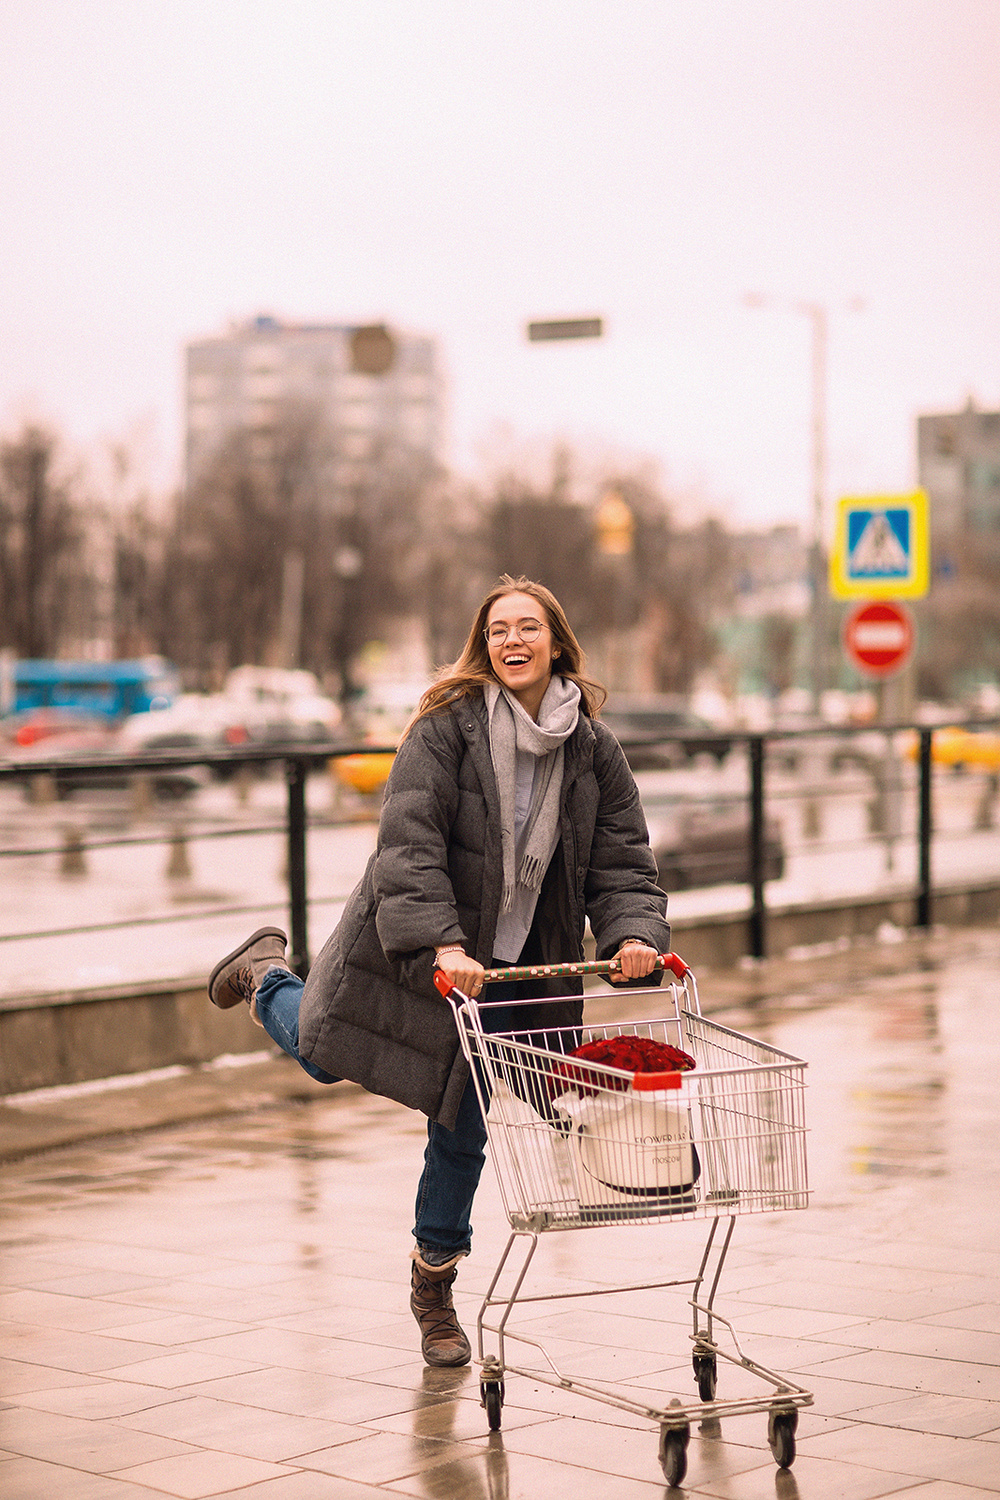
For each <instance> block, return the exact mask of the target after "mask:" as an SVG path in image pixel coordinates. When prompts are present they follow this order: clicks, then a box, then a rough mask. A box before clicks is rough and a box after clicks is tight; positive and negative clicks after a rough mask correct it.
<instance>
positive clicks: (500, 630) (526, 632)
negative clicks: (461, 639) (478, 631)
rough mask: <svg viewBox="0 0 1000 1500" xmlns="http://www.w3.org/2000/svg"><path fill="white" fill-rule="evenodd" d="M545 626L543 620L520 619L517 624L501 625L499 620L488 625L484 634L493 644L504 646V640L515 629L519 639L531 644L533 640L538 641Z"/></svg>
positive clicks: (528, 644) (527, 644)
mask: <svg viewBox="0 0 1000 1500" xmlns="http://www.w3.org/2000/svg"><path fill="white" fill-rule="evenodd" d="M544 629H545V626H544V625H543V624H542V622H541V620H518V622H517V624H516V625H501V624H500V622H499V621H497V623H496V624H495V625H487V627H486V629H485V630H484V631H483V635H484V636H485V637H486V639H487V641H488V642H489V644H490V645H491V646H502V645H503V643H504V641H505V640H506V639H507V637H508V636H509V635H510V633H511V631H512V630H513V631H515V633H516V635H517V638H518V640H519V641H523V642H524V644H525V645H526V646H530V645H531V643H532V641H537V640H538V637H539V636H540V635H541V633H542V631H543V630H544Z"/></svg>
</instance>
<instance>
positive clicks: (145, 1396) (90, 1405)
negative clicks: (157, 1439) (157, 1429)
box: [16, 1380, 177, 1430]
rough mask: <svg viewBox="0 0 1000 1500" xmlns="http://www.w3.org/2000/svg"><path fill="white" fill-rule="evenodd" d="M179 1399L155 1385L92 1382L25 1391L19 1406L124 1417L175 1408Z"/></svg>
mask: <svg viewBox="0 0 1000 1500" xmlns="http://www.w3.org/2000/svg"><path fill="white" fill-rule="evenodd" d="M176 1400H177V1396H176V1395H175V1393H174V1392H173V1391H165V1390H162V1389H160V1388H158V1387H157V1386H153V1385H135V1384H133V1383H131V1382H129V1381H124V1380H91V1381H89V1382H88V1383H87V1384H86V1385H71V1386H59V1387H57V1388H56V1389H55V1390H47V1391H30V1392H26V1393H25V1394H23V1395H21V1396H19V1397H18V1399H17V1403H16V1404H17V1405H18V1406H24V1407H29V1408H30V1409H32V1410H34V1411H53V1412H62V1413H63V1415H64V1416H67V1417H122V1416H126V1415H128V1414H129V1413H130V1412H136V1411H146V1410H148V1409H149V1408H150V1407H156V1406H166V1405H172V1404H173V1403H174V1402H176ZM150 1430H152V1429H150Z"/></svg>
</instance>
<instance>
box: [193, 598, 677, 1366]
mask: <svg viewBox="0 0 1000 1500" xmlns="http://www.w3.org/2000/svg"><path fill="white" fill-rule="evenodd" d="M583 668H584V657H583V653H582V651H581V649H580V646H579V643H578V642H577V640H576V637H575V636H574V634H573V632H572V630H571V629H570V626H569V622H568V621H567V619H566V616H565V614H564V613H563V610H562V607H561V606H560V604H559V603H558V601H557V600H556V598H555V596H554V595H553V594H552V593H551V592H550V591H549V590H548V589H547V588H546V587H545V586H544V585H543V584H540V583H533V582H531V581H530V580H529V579H527V578H511V577H509V576H507V575H504V577H503V578H501V580H500V582H499V583H498V584H497V586H496V587H495V588H494V589H492V590H491V592H490V593H489V594H488V595H487V596H486V598H485V599H484V601H483V603H482V605H481V607H480V609H479V612H478V614H477V616H476V619H475V621H474V623H473V625H472V629H471V630H470V632H469V638H468V640H467V641H466V643H465V648H464V650H463V651H462V654H461V656H460V657H459V659H458V661H457V662H456V663H455V664H454V666H453V667H451V668H450V669H448V671H447V673H446V674H445V675H444V676H442V677H441V678H440V679H439V680H438V681H437V682H436V683H435V685H434V686H433V687H432V688H430V689H429V690H428V691H427V692H426V693H425V694H424V697H423V699H422V700H421V704H420V708H419V710H418V712H417V714H416V716H415V718H414V720H413V722H412V723H411V725H410V726H409V728H408V730H407V732H406V734H405V736H404V737H403V740H402V743H401V744H400V747H399V750H398V752H397V755H396V758H395V761H394V763H393V768H392V772H391V774H390V776H389V780H388V783H387V785H386V790H385V798H384V802H383V806H382V815H381V818H380V820H379V832H378V843H377V847H376V850H375V853H374V854H373V855H372V858H371V860H370V861H369V864H368V868H367V869H366V871H365V874H364V877H363V879H362V881H361V883H360V885H359V886H358V887H357V889H356V890H355V891H354V892H353V894H352V895H351V896H350V898H349V899H348V902H347V905H346V907H345V910H344V914H343V916H342V918H341V920H340V922H339V924H338V926H337V928H336V929H335V931H334V932H333V934H332V935H331V937H330V938H329V939H328V940H327V942H326V944H325V946H324V947H323V949H322V950H321V952H320V953H319V955H318V957H317V959H316V961H315V963H314V964H313V966H312V969H311V971H310V974H309V977H308V979H307V980H306V981H305V984H304V985H303V983H302V981H301V980H299V979H298V978H296V976H295V975H293V974H291V973H290V971H289V970H288V968H287V965H286V964H285V962H284V945H285V936H284V933H282V932H281V931H280V930H279V929H278V928H262V929H260V931H259V932H256V933H254V934H253V936H252V937H251V938H249V939H248V940H247V941H246V942H245V943H244V944H243V945H242V946H241V947H240V948H237V949H236V950H235V952H234V953H231V954H229V956H228V957H227V958H225V959H223V960H222V962H221V963H220V964H218V965H217V966H216V968H215V970H214V971H213V974H212V976H211V979H210V980H209V996H210V998H211V999H212V1001H213V1002H214V1003H215V1004H216V1005H221V1006H223V1007H225V1006H231V1005H236V1004H238V1003H239V1002H240V1001H241V1000H246V1001H248V1003H249V1004H250V1009H251V1014H253V1015H254V1018H255V1019H256V1020H258V1021H259V1024H261V1025H262V1026H263V1027H264V1029H265V1030H266V1031H267V1032H268V1033H269V1035H270V1036H271V1037H272V1038H273V1039H274V1040H275V1041H276V1042H277V1043H278V1044H279V1046H281V1047H283V1048H284V1049H285V1051H286V1052H289V1053H290V1054H291V1056H293V1057H295V1058H296V1059H297V1060H298V1061H299V1062H300V1063H301V1064H302V1066H303V1067H304V1068H305V1069H306V1071H307V1072H308V1073H309V1074H310V1075H311V1076H312V1077H313V1078H317V1079H319V1080H320V1082H324V1083H335V1082H337V1081H338V1080H339V1079H341V1078H349V1079H351V1080H353V1081H354V1082H357V1083H361V1084H362V1085H363V1086H364V1087H365V1088H367V1089H369V1090H371V1091H372V1092H373V1093H378V1094H383V1095H386V1096H387V1097H388V1098H390V1099H395V1100H397V1101H398V1102H400V1103H402V1104H406V1105H409V1106H410V1107H411V1108H414V1109H419V1110H421V1111H423V1113H424V1114H426V1115H427V1117H428V1127H427V1131H428V1140H427V1149H426V1151H425V1154H424V1169H423V1173H422V1175H421V1178H420V1183H419V1187H418V1191H417V1205H416V1223H415V1226H414V1236H415V1239H416V1248H415V1250H414V1251H413V1257H412V1258H413V1266H412V1270H411V1297H410V1302H411V1307H412V1309H413V1312H414V1315H415V1316H416V1318H417V1322H418V1323H419V1325H420V1329H421V1349H422V1352H423V1356H424V1359H425V1360H426V1362H427V1363H428V1364H431V1365H459V1364H466V1363H468V1361H469V1358H470V1348H469V1342H468V1340H467V1338H466V1337H465V1334H464V1333H463V1331H462V1329H461V1328H460V1326H459V1324H458V1321H457V1318H456V1316H455V1312H454V1308H453V1306H452V1294H451V1287H452V1284H453V1282H454V1280H455V1276H456V1267H457V1264H458V1261H459V1260H460V1259H461V1258H462V1257H463V1256H465V1255H468V1254H469V1251H470V1247H471V1237H472V1226H471V1221H470V1215H471V1209H472V1201H473V1197H474V1194H475V1191H476V1187H477V1185H478V1182H479V1176H480V1173H481V1171H482V1167H483V1161H484V1146H485V1143H486V1131H485V1127H484V1125H483V1120H482V1113H481V1110H480V1108H479V1105H478V1102H477V1099H476V1095H475V1090H474V1087H473V1084H472V1080H471V1078H470V1076H469V1068H468V1064H467V1063H466V1061H465V1059H464V1057H463V1055H462V1051H461V1048H460V1047H459V1043H458V1036H457V1032H456V1028H455V1024H454V1020H453V1017H452V1013H451V1010H450V1009H449V1007H448V1006H447V1005H445V1004H443V1003H442V1001H441V999H440V996H439V995H438V992H437V991H436V989H435V988H434V985H433V983H432V975H433V972H434V968H435V966H437V967H439V968H441V969H443V970H444V972H445V974H446V975H447V976H448V978H449V979H450V980H451V982H452V983H453V984H455V985H457V986H458V988H459V989H460V990H462V991H464V992H465V993H466V994H469V995H473V996H478V995H480V994H481V992H482V989H483V973H484V970H485V969H486V968H488V967H503V966H509V965H513V964H516V963H519V962H520V963H525V964H527V963H531V964H535V963H555V962H564V961H567V960H575V959H579V958H581V957H582V955H583V937H584V928H585V923H586V921H587V920H588V919H589V921H590V926H591V929H592V931H593V934H594V938H595V941H596V945H597V956H598V957H599V958H611V957H616V958H617V960H618V972H617V974H616V975H615V976H613V977H614V978H615V982H617V983H628V982H630V981H631V982H642V981H645V980H646V979H647V977H648V976H649V975H650V974H651V973H652V972H653V969H654V965H655V961H656V955H657V954H658V953H663V952H666V951H667V949H668V948H669V943H670V928H669V926H668V924H667V922H666V919H665V912H666V897H665V896H664V894H663V892H662V891H660V890H659V889H658V888H657V885H656V865H655V862H654V860H653V856H652V854H651V852H650V848H649V839H648V834H647V831H646V823H645V819H644V817H643V813H642V809H641V806H640V803H639V794H638V791H637V789H636V785H635V781H634V779H633V777H632V773H631V772H630V770H629V768H628V764H627V762H626V760H625V757H624V756H623V754H622V752H621V749H620V747H619V745H618V742H617V740H616V739H615V738H614V736H613V735H612V734H611V732H610V730H608V729H606V728H605V727H604V725H603V724H601V723H600V721H599V720H597V719H596V718H595V717H594V715H595V714H596V713H597V711H598V709H599V707H600V704H601V702H602V701H603V697H604V694H603V690H602V689H600V688H599V687H597V685H596V684H594V683H592V682H589V681H588V680H587V679H586V678H585V677H584V676H583ZM567 989H571V990H572V992H573V994H572V996H571V997H570V998H568V999H566V1000H565V1001H564V1003H563V1004H561V1005H556V1006H553V1005H551V1004H549V1005H547V1006H546V1007H545V1019H544V1025H546V1026H557V1027H561V1026H564V1025H565V1026H572V1025H576V1024H578V1023H579V1021H580V1019H581V1017H582V1013H583V1003H582V1000H581V999H578V998H575V997H576V996H579V995H582V983H581V982H580V981H579V980H577V981H575V982H573V981H571V982H570V983H569V984H567V982H566V981H565V980H560V981H555V980H532V981H530V982H521V983H518V984H514V983H500V984H496V985H491V986H490V991H489V997H488V998H489V1000H490V1002H491V1005H492V1004H493V1003H494V1002H500V1003H501V1004H502V1005H506V1003H507V1002H509V1001H510V1000H512V999H515V998H517V999H519V1000H521V999H525V998H545V997H546V996H548V995H560V994H562V995H565V993H566V991H567ZM533 1010H534V1008H533V1007H528V1008H527V1009H526V1010H521V1009H519V1011H518V1018H517V1022H516V1025H517V1026H518V1027H519V1028H524V1027H530V1026H532V1025H539V1024H543V1023H542V1021H541V1019H540V1017H539V1016H538V1014H537V1013H534V1014H533ZM484 1021H485V1024H487V1025H488V1026H489V1029H490V1030H493V1031H504V1030H509V1029H511V1028H512V1026H513V1025H514V1024H515V1023H513V1022H512V1020H511V1017H510V1015H509V1013H508V1014H506V1015H505V1014H504V1011H503V1009H501V1010H500V1011H496V1010H492V1009H490V1010H488V1011H486V1012H484Z"/></svg>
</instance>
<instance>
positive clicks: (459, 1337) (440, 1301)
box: [410, 1251, 472, 1365]
mask: <svg viewBox="0 0 1000 1500" xmlns="http://www.w3.org/2000/svg"><path fill="white" fill-rule="evenodd" d="M460 1258H461V1257H460V1256H457V1255H456V1257H455V1259H454V1260H452V1261H449V1262H448V1264H447V1265H444V1266H429V1265H428V1264H427V1263H426V1261H424V1260H422V1259H421V1257H420V1255H419V1253H418V1252H417V1251H414V1252H413V1272H412V1275H411V1278H410V1307H411V1308H412V1310H413V1316H414V1317H415V1318H416V1320H417V1322H418V1323H419V1325H420V1333H421V1340H420V1352H421V1354H422V1355H423V1356H424V1361H425V1363H426V1364H429V1365H467V1364H468V1363H469V1360H470V1359H471V1358H472V1349H471V1347H470V1345H469V1340H468V1339H467V1338H466V1337H465V1334H464V1333H463V1332H462V1329H461V1326H460V1325H459V1321H458V1318H457V1317H456V1316H455V1308H454V1305H453V1303H452V1298H451V1288H452V1285H453V1284H454V1281H455V1277H456V1276H457V1275H458V1271H457V1269H456V1262H457V1261H458V1260H459V1259H460Z"/></svg>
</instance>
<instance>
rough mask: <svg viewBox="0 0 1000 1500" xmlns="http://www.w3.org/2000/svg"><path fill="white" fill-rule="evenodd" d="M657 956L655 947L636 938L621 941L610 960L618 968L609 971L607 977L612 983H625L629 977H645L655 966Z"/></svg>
mask: <svg viewBox="0 0 1000 1500" xmlns="http://www.w3.org/2000/svg"><path fill="white" fill-rule="evenodd" d="M658 957H659V954H658V953H657V951H656V949H655V948H651V947H650V946H649V944H648V943H640V942H639V941H638V939H633V940H631V941H629V942H627V943H622V945H621V947H620V948H619V950H618V952H617V953H616V954H615V956H614V958H613V960H612V962H613V963H616V964H617V965H618V969H617V971H613V972H612V973H610V974H609V975H608V978H609V979H610V980H611V983H612V984H625V983H627V981H628V980H630V979H645V978H646V976H647V975H648V974H652V972H653V970H654V969H655V968H656V960H657V958H658Z"/></svg>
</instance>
